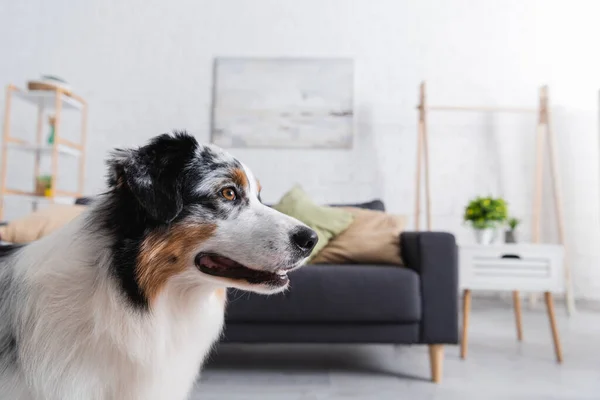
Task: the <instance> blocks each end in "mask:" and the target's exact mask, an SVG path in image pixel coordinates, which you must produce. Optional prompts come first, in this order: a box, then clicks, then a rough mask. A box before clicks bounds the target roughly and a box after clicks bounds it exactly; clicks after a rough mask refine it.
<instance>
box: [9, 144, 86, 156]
mask: <svg viewBox="0 0 600 400" xmlns="http://www.w3.org/2000/svg"><path fill="white" fill-rule="evenodd" d="M8 148H9V149H15V150H21V151H29V152H31V153H37V152H39V153H40V154H52V145H50V144H43V145H39V146H38V145H36V144H21V143H9V144H8ZM58 153H59V154H64V155H67V156H71V157H79V156H80V155H81V152H80V151H79V150H77V149H73V148H71V147H69V146H65V145H63V144H59V145H58Z"/></svg>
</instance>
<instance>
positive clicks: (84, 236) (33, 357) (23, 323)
mask: <svg viewBox="0 0 600 400" xmlns="http://www.w3.org/2000/svg"><path fill="white" fill-rule="evenodd" d="M107 164H108V190H107V191H106V192H105V193H104V194H102V195H99V196H98V198H97V199H96V200H95V201H94V202H93V203H92V204H91V205H90V206H89V207H88V209H87V210H86V211H85V212H84V213H83V214H82V215H80V216H79V217H78V218H77V219H75V220H73V221H72V222H71V223H69V224H67V225H66V226H64V227H63V228H61V229H60V230H58V231H56V232H53V233H52V234H50V235H48V236H46V237H44V238H42V239H40V240H38V241H35V242H33V243H31V244H28V245H26V246H22V247H18V246H7V247H4V248H3V249H2V250H1V252H0V398H1V399H7V400H8V399H10V400H138V399H139V400H163V399H164V400H179V399H186V398H187V397H188V395H189V393H190V392H191V390H192V388H193V386H194V382H195V380H196V378H197V375H198V373H199V371H200V368H201V365H202V363H203V361H204V359H205V357H206V355H207V353H208V352H209V351H210V349H211V347H212V346H213V344H214V343H215V342H216V341H217V340H218V339H219V336H220V333H221V331H222V328H223V322H224V311H225V303H226V288H227V287H231V288H237V289H241V290H247V291H251V292H257V293H263V294H272V293H277V292H281V291H283V290H285V289H286V288H287V286H288V284H289V278H288V275H287V274H288V272H290V271H292V270H294V269H296V268H298V267H300V266H301V265H302V264H303V263H304V261H305V260H306V258H307V256H308V255H309V254H310V253H311V251H312V249H313V247H314V246H315V244H316V242H317V240H318V238H317V235H316V233H315V232H314V231H313V230H311V229H310V228H308V227H307V226H306V225H304V224H302V223H301V222H299V221H298V220H296V219H293V218H291V217H289V216H286V215H284V214H281V213H279V212H278V211H276V210H274V209H272V208H270V207H268V206H266V205H264V204H262V201H261V199H260V186H259V183H258V181H257V180H256V179H255V177H254V175H253V174H252V172H251V171H250V170H249V169H248V168H247V167H246V166H245V165H244V164H243V163H241V162H239V161H238V160H237V159H235V158H234V157H232V156H231V155H229V154H228V153H226V152H224V151H223V150H221V149H219V148H217V147H214V146H212V145H200V144H198V142H197V141H196V140H195V139H194V138H193V137H192V136H190V135H188V134H187V133H185V132H175V133H173V134H164V135H160V136H158V137H155V138H154V139H152V140H151V141H150V142H149V143H148V144H146V145H145V146H142V147H139V148H136V149H125V150H122V149H121V150H120V149H117V150H115V151H114V153H113V154H112V155H111V157H110V158H109V160H108V162H107Z"/></svg>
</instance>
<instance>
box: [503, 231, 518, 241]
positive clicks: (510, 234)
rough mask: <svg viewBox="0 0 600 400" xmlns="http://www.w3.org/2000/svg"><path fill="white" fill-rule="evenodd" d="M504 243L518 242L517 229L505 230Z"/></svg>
mask: <svg viewBox="0 0 600 400" xmlns="http://www.w3.org/2000/svg"><path fill="white" fill-rule="evenodd" d="M504 243H517V235H515V231H506V232H504Z"/></svg>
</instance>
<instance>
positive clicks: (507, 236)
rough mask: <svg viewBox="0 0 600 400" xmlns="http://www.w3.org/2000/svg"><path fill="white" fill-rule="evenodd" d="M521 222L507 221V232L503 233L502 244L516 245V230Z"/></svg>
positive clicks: (514, 219)
mask: <svg viewBox="0 0 600 400" xmlns="http://www.w3.org/2000/svg"><path fill="white" fill-rule="evenodd" d="M520 223H521V221H520V220H519V219H517V218H509V219H508V230H507V231H506V232H504V242H506V243H517V235H516V233H517V232H516V229H517V226H519V224H520Z"/></svg>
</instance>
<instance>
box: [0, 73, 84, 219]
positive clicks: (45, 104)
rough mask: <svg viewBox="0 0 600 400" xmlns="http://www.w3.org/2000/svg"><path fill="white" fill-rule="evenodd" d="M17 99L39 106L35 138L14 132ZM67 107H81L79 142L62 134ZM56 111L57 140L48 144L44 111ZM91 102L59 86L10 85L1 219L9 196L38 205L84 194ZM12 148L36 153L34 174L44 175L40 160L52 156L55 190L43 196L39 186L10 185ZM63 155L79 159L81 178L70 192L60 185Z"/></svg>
mask: <svg viewBox="0 0 600 400" xmlns="http://www.w3.org/2000/svg"><path fill="white" fill-rule="evenodd" d="M13 99H17V100H21V101H24V102H26V103H29V104H31V105H33V106H35V107H36V108H37V111H38V113H37V130H36V137H35V141H26V140H23V139H19V138H16V137H13V136H11V134H10V128H11V106H12V101H13ZM63 110H72V111H79V112H80V113H81V134H80V140H79V142H78V143H76V142H72V141H70V140H67V139H65V138H63V137H62V136H61V134H60V133H61V131H60V126H61V125H60V122H61V113H62V111H63ZM46 112H52V113H54V118H55V124H54V125H55V127H54V142H53V144H46V143H45V142H44V140H43V132H42V131H43V127H44V123H43V119H44V113H46ZM86 125H87V103H86V102H85V100H84V99H83V98H81V97H80V96H77V95H76V94H74V93H70V92H66V91H64V90H63V89H60V88H57V89H56V90H52V91H43V90H36V91H28V90H23V89H19V88H17V87H16V86H14V85H8V87H7V88H6V101H5V112H4V128H3V134H2V169H1V175H0V219H1V218H3V216H4V209H5V207H4V203H5V201H6V200H8V199H11V198H16V199H19V200H21V201H29V202H31V203H32V206H33V207H35V206H37V205H38V204H45V203H73V201H74V200H75V199H76V198H77V197H81V196H82V194H83V185H84V179H85V174H84V172H85V157H86V154H85V145H86V139H87V132H86ZM9 150H17V151H20V152H29V153H32V154H34V156H35V164H34V176H33V177H32V179H31V183H32V185H34V184H35V178H36V177H37V176H39V175H40V163H41V159H42V157H43V156H46V157H50V158H51V165H52V167H51V169H52V171H51V177H52V190H51V195H50V196H40V195H38V194H37V193H36V192H35V190H32V191H23V190H17V189H11V188H8V187H7V183H6V182H7V176H8V174H9V172H10V171H8V162H7V159H8V157H9ZM61 156H67V157H74V158H77V159H78V160H79V179H78V186H77V191H75V192H69V191H65V190H60V189H59V184H58V183H59V176H58V163H59V159H60V158H61Z"/></svg>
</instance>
